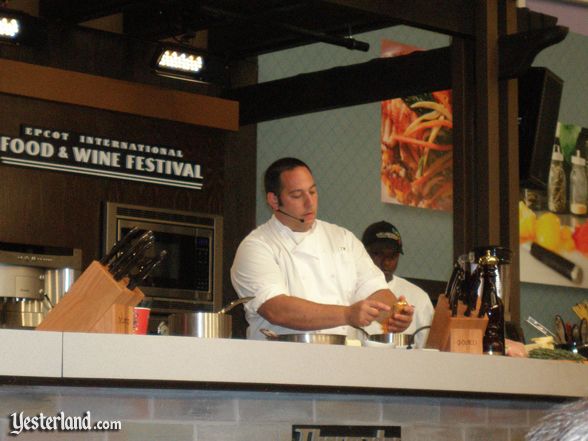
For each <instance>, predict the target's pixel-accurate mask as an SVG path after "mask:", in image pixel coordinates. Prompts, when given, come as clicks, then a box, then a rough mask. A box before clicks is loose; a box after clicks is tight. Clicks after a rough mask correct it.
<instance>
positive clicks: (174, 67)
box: [152, 46, 209, 83]
mask: <svg viewBox="0 0 588 441" xmlns="http://www.w3.org/2000/svg"><path fill="white" fill-rule="evenodd" d="M207 64H208V57H207V56H206V55H205V54H204V53H201V52H197V51H193V50H188V49H184V48H177V47H171V46H169V47H167V46H162V47H159V48H158V49H157V52H156V53H155V57H154V59H153V62H152V67H153V69H154V71H155V72H156V73H157V74H158V75H161V76H167V77H172V78H176V79H181V80H188V81H197V82H202V83H208V82H209V81H208V79H207V70H208V66H207Z"/></svg>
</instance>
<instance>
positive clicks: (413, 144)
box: [380, 40, 453, 211]
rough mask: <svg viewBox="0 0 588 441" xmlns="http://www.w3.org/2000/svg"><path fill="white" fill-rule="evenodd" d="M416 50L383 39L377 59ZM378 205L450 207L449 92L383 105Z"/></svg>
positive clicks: (450, 132) (451, 164) (451, 156)
mask: <svg viewBox="0 0 588 441" xmlns="http://www.w3.org/2000/svg"><path fill="white" fill-rule="evenodd" d="M417 50H419V49H418V48H415V47H413V46H407V45H404V44H402V43H397V42H394V41H390V40H383V41H382V46H381V56H382V57H393V56H400V55H407V54H409V53H411V52H414V51H417ZM381 106H382V117H381V130H380V146H381V154H382V162H381V169H380V177H381V200H382V202H385V203H392V204H401V205H408V206H412V207H421V208H429V209H433V210H443V211H451V210H452V208H453V141H452V130H453V117H452V108H451V91H450V90H444V91H433V92H427V93H423V94H419V95H414V96H406V97H402V98H394V99H390V100H386V101H382V103H381Z"/></svg>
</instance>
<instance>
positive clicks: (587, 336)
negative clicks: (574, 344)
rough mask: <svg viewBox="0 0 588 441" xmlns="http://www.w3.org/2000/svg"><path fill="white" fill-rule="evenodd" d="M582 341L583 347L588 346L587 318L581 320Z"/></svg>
mask: <svg viewBox="0 0 588 441" xmlns="http://www.w3.org/2000/svg"><path fill="white" fill-rule="evenodd" d="M580 340H581V341H582V344H583V345H586V344H588V320H586V319H585V318H583V319H582V320H580Z"/></svg>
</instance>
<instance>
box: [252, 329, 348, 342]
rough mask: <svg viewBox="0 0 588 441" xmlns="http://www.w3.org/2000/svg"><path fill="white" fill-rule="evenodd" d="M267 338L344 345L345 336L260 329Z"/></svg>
mask: <svg viewBox="0 0 588 441" xmlns="http://www.w3.org/2000/svg"><path fill="white" fill-rule="evenodd" d="M260 332H261V333H262V334H263V335H265V337H266V338H267V339H268V340H272V341H287V342H293V343H314V344H320V345H344V344H345V340H346V337H345V336H344V335H338V334H313V333H310V332H304V333H300V334H276V333H275V332H273V331H270V330H269V329H260Z"/></svg>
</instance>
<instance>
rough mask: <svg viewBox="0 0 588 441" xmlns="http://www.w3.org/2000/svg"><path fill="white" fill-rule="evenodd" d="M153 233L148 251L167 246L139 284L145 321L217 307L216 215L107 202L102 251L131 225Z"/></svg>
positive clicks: (218, 218)
mask: <svg viewBox="0 0 588 441" xmlns="http://www.w3.org/2000/svg"><path fill="white" fill-rule="evenodd" d="M134 227H137V228H139V229H140V230H144V231H148V230H151V231H152V232H153V235H154V238H155V246H154V247H153V248H152V253H154V254H158V253H160V252H161V251H163V250H165V251H167V256H166V258H165V259H164V260H163V261H162V263H161V265H159V266H158V267H157V269H156V270H155V271H154V272H153V273H152V274H151V275H150V276H149V278H148V279H147V280H146V281H145V282H143V283H142V284H140V285H139V287H140V289H141V291H143V293H145V295H146V299H145V302H147V304H148V306H149V307H150V308H151V312H152V318H151V321H152V322H153V321H157V320H159V319H160V318H161V315H165V314H169V313H175V312H186V311H218V310H219V309H220V307H221V303H222V216H219V215H211V214H202V213H195V212H190V211H179V210H169V209H160V208H153V207H145V206H138V205H129V204H119V203H113V202H108V203H106V205H105V213H104V253H105V254H106V253H107V252H108V250H109V249H110V248H111V247H112V246H113V244H114V243H115V242H116V241H118V240H120V239H121V238H122V237H123V236H124V235H125V234H127V233H128V232H129V231H130V230H131V229H132V228H134Z"/></svg>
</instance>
